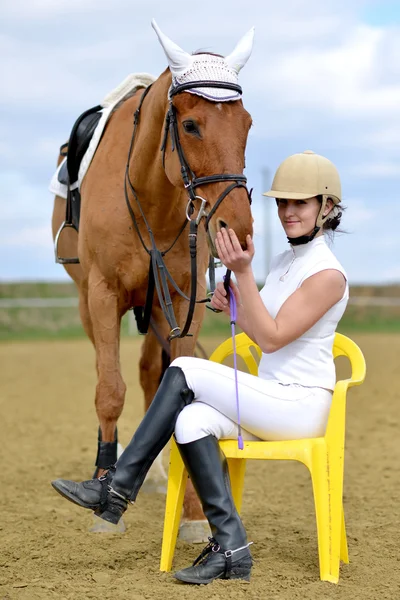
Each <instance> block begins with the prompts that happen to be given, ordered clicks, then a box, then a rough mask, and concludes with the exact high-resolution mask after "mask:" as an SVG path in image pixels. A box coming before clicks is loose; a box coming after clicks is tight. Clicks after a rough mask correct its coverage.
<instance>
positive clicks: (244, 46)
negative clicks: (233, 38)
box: [225, 27, 254, 73]
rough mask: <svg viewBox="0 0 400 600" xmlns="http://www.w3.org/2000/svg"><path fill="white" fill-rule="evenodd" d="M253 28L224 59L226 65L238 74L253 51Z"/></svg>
mask: <svg viewBox="0 0 400 600" xmlns="http://www.w3.org/2000/svg"><path fill="white" fill-rule="evenodd" d="M253 41H254V27H252V28H251V29H250V30H249V31H248V32H247V33H246V34H245V35H244V36H243V37H242V39H241V40H240V42H239V43H238V44H237V46H236V48H235V49H234V51H233V52H231V54H229V55H228V56H226V57H225V60H226V62H227V63H228V65H229V66H230V67H231V68H232V69H235V71H236V72H237V73H239V71H240V69H242V68H243V67H244V65H245V64H246V63H247V61H248V60H249V58H250V54H251V51H252V50H253Z"/></svg>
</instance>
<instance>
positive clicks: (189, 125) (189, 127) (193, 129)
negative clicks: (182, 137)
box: [183, 121, 199, 135]
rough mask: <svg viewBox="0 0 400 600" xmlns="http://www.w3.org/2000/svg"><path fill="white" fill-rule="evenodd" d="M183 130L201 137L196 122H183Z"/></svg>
mask: <svg viewBox="0 0 400 600" xmlns="http://www.w3.org/2000/svg"><path fill="white" fill-rule="evenodd" d="M183 128H184V130H185V131H186V133H192V134H197V135H199V130H198V128H197V125H196V123H195V122H194V121H184V122H183Z"/></svg>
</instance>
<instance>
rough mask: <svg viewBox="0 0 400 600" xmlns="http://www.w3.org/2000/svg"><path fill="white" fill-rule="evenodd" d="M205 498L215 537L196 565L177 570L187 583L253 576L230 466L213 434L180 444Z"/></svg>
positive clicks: (200, 492) (202, 498)
mask: <svg viewBox="0 0 400 600" xmlns="http://www.w3.org/2000/svg"><path fill="white" fill-rule="evenodd" d="M178 447H179V451H180V453H181V456H182V459H183V461H184V463H185V465H186V468H187V470H188V473H189V475H190V478H191V480H192V482H193V485H194V487H195V489H196V491H197V493H198V495H199V498H200V500H201V503H202V506H203V511H204V514H205V515H206V517H207V519H208V522H209V524H210V527H211V531H212V534H213V537H212V538H210V543H209V544H208V546H207V547H206V548H205V549H204V550H203V552H202V553H201V554H200V556H199V557H198V558H197V559H196V560H195V562H194V563H193V566H191V567H188V568H186V569H182V570H181V571H178V572H177V573H175V577H176V578H177V579H179V580H180V581H183V582H185V583H197V584H201V583H203V584H204V583H211V582H212V581H213V580H214V579H246V580H247V581H248V580H249V579H250V571H251V566H252V558H251V554H250V551H249V543H248V542H247V537H246V531H245V529H244V526H243V523H242V521H241V519H240V517H239V515H238V512H237V510H236V508H235V504H234V502H233V498H232V492H231V486H230V480H229V473H228V465H227V462H226V459H225V456H224V454H223V453H222V451H221V449H220V447H219V444H218V441H217V439H216V438H215V437H214V436H212V435H209V436H207V437H205V438H202V439H200V440H196V441H195V442H190V443H189V444H178Z"/></svg>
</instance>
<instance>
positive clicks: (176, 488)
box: [160, 438, 188, 571]
mask: <svg viewBox="0 0 400 600" xmlns="http://www.w3.org/2000/svg"><path fill="white" fill-rule="evenodd" d="M187 479H188V474H187V471H186V468H185V465H184V464H183V460H182V458H181V455H180V453H179V450H178V447H177V445H176V442H175V440H174V439H173V438H172V440H171V454H170V461H169V471H168V488H167V499H166V504H165V517H164V531H163V538H162V548H161V561H160V571H170V570H171V568H172V561H173V558H174V553H175V546H176V539H177V537H178V529H179V522H180V518H181V514H182V507H183V497H184V495H185V489H186V484H187Z"/></svg>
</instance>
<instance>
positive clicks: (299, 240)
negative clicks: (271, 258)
mask: <svg viewBox="0 0 400 600" xmlns="http://www.w3.org/2000/svg"><path fill="white" fill-rule="evenodd" d="M320 229H321V227H317V226H315V227H314V229H313V230H312V232H311V233H310V235H300V236H299V237H296V238H292V237H289V236H288V242H289V244H291V245H292V246H301V244H307V243H308V242H311V241H312V240H313V239H314V238H315V236H316V235H317V233H318V231H319V230H320Z"/></svg>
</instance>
